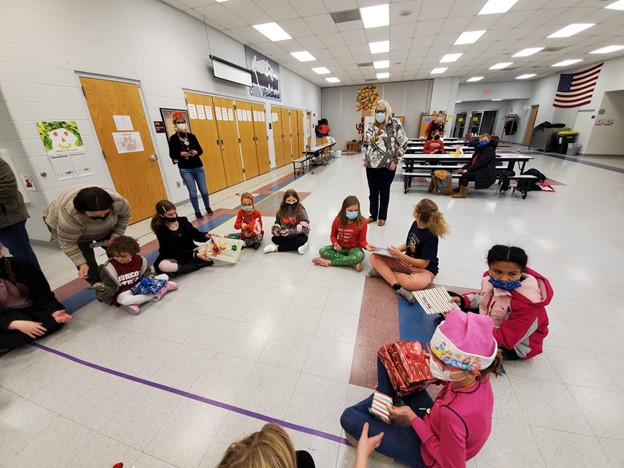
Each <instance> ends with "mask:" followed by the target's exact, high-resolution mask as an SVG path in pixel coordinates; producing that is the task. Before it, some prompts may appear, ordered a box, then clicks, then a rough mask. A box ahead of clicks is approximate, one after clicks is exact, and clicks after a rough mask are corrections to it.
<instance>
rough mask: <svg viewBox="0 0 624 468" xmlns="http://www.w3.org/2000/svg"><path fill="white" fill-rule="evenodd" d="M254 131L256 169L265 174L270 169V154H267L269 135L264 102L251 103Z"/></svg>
mask: <svg viewBox="0 0 624 468" xmlns="http://www.w3.org/2000/svg"><path fill="white" fill-rule="evenodd" d="M251 107H252V117H253V119H254V132H255V134H256V154H257V155H258V171H259V172H260V174H266V173H267V172H269V171H270V170H271V156H270V155H269V136H268V134H267V126H266V111H265V109H264V104H255V103H254V104H252V105H251Z"/></svg>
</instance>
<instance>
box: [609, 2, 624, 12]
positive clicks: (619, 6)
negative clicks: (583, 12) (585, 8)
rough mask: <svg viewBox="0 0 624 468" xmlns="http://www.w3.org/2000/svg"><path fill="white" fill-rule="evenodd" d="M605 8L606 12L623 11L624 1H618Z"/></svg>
mask: <svg viewBox="0 0 624 468" xmlns="http://www.w3.org/2000/svg"><path fill="white" fill-rule="evenodd" d="M605 8H606V9H607V10H624V0H618V1H617V2H615V3H612V4H610V5H607V6H606V7H605Z"/></svg>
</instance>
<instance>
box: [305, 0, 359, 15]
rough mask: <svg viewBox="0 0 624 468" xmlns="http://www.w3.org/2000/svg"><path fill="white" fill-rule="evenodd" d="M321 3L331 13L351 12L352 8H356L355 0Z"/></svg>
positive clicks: (324, 0)
mask: <svg viewBox="0 0 624 468" xmlns="http://www.w3.org/2000/svg"><path fill="white" fill-rule="evenodd" d="M306 1H308V0H306ZM316 1H319V0H316ZM323 3H325V7H327V10H328V11H332V12H335V11H344V10H353V9H354V8H357V7H358V4H357V1H356V0H323Z"/></svg>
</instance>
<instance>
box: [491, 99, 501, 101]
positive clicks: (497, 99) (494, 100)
mask: <svg viewBox="0 0 624 468" xmlns="http://www.w3.org/2000/svg"><path fill="white" fill-rule="evenodd" d="M492 101H502V99H492Z"/></svg>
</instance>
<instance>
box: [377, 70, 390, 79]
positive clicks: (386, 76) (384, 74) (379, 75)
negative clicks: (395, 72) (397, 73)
mask: <svg viewBox="0 0 624 468" xmlns="http://www.w3.org/2000/svg"><path fill="white" fill-rule="evenodd" d="M377 78H378V79H380V80H381V79H383V78H390V73H388V72H382V73H377Z"/></svg>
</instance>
